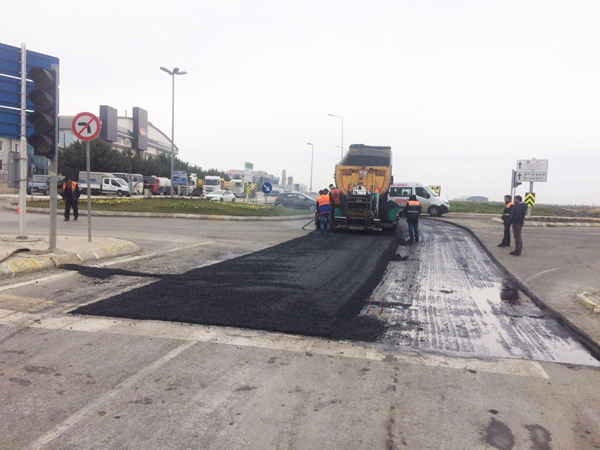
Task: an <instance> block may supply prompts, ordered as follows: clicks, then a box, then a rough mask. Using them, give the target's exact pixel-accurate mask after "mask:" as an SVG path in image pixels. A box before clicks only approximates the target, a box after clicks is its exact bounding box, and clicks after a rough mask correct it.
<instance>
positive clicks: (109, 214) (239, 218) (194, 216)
mask: <svg viewBox="0 0 600 450" xmlns="http://www.w3.org/2000/svg"><path fill="white" fill-rule="evenodd" d="M4 208H5V209H7V210H9V211H16V210H17V207H16V206H13V205H4ZM27 212H32V213H38V214H50V211H49V210H47V209H46V208H27ZM63 214H64V211H62V210H61V209H59V210H58V211H57V215H59V216H61V215H63ZM79 215H80V216H87V210H83V209H80V210H79ZM92 216H97V217H153V218H157V219H193V220H233V221H240V222H243V221H247V222H263V221H264V222H277V221H286V220H299V219H302V220H305V219H311V218H313V217H314V216H313V214H303V215H297V216H277V217H258V216H221V215H216V214H214V215H210V214H180V213H150V212H137V213H136V212H115V211H92Z"/></svg>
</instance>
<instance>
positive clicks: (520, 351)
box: [362, 220, 599, 366]
mask: <svg viewBox="0 0 600 450" xmlns="http://www.w3.org/2000/svg"><path fill="white" fill-rule="evenodd" d="M420 227H421V234H422V237H421V242H420V243H419V244H413V245H410V246H409V245H404V246H400V247H399V249H398V256H397V257H396V258H395V259H396V260H395V261H392V262H391V263H390V265H389V266H388V268H387V270H386V273H385V275H384V277H383V280H382V282H381V284H380V285H379V286H378V287H377V289H376V290H375V292H374V293H373V295H372V297H371V299H370V300H369V301H368V304H367V306H366V307H365V308H364V310H363V312H362V314H363V315H365V316H368V317H377V318H379V319H381V320H384V321H385V322H386V324H387V327H386V332H385V335H384V336H383V337H382V338H381V339H380V340H381V341H382V342H384V343H386V344H388V345H394V346H401V347H411V348H417V349H426V350H434V351H439V352H443V353H449V354H456V355H462V356H474V355H477V356H478V357H501V358H523V359H533V360H539V361H554V362H560V363H571V364H586V365H594V366H598V365H599V362H598V361H597V360H596V359H594V358H593V357H592V356H591V355H590V354H589V353H588V352H587V350H586V349H585V348H583V347H582V345H581V344H579V342H577V341H576V340H575V339H574V338H573V336H572V335H571V333H570V332H569V331H568V330H567V329H566V328H564V327H563V326H562V325H560V324H559V323H557V322H556V321H555V320H554V319H553V318H552V317H550V316H549V315H548V314H546V313H545V312H544V311H542V310H541V309H540V308H538V307H537V306H536V305H535V304H534V303H533V302H532V300H531V299H530V298H529V297H528V296H527V295H526V294H524V293H523V292H521V291H520V290H519V289H518V287H516V286H515V285H514V284H512V282H511V281H509V280H508V279H507V277H506V275H505V274H504V273H503V271H502V270H501V269H500V268H499V267H498V266H497V265H496V264H495V263H494V262H493V261H492V260H491V259H490V258H489V256H488V255H487V253H486V252H485V251H484V250H483V249H482V247H481V245H479V243H478V242H477V241H476V240H475V239H474V238H473V236H472V235H471V234H469V233H467V232H465V231H464V230H462V229H460V228H458V227H455V226H453V225H449V224H445V223H442V222H432V221H426V220H424V221H421V223H420Z"/></svg>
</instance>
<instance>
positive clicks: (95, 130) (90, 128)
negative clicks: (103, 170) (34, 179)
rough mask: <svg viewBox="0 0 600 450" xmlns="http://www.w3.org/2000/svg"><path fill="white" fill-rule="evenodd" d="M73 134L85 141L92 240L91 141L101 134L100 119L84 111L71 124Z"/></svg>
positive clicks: (89, 223)
mask: <svg viewBox="0 0 600 450" xmlns="http://www.w3.org/2000/svg"><path fill="white" fill-rule="evenodd" d="M71 129H72V130H73V134H74V135H75V136H77V138H79V139H81V140H82V141H85V159H86V162H85V164H86V169H87V215H88V241H89V242H92V187H91V186H90V141H91V140H93V139H96V138H97V137H98V135H99V134H100V121H99V120H98V117H96V116H95V115H94V114H92V113H88V112H82V113H79V114H77V115H76V116H75V118H74V119H73V123H72V124H71Z"/></svg>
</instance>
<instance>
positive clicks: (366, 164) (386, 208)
mask: <svg viewBox="0 0 600 450" xmlns="http://www.w3.org/2000/svg"><path fill="white" fill-rule="evenodd" d="M392 181H393V180H392V148H391V147H380V146H372V145H364V144H354V145H351V146H350V148H349V149H348V151H347V152H346V154H345V155H344V157H343V158H342V159H341V160H340V162H339V163H338V164H337V165H336V166H335V184H336V187H337V188H338V189H339V191H340V193H341V196H340V197H341V198H340V205H339V206H337V207H336V208H334V211H333V217H332V228H334V229H335V228H337V229H345V230H378V231H382V230H383V229H384V228H387V229H393V228H394V226H395V219H396V214H397V213H398V211H399V210H400V207H399V206H398V205H397V204H396V203H395V202H393V201H390V200H388V190H389V187H390V185H391V183H392Z"/></svg>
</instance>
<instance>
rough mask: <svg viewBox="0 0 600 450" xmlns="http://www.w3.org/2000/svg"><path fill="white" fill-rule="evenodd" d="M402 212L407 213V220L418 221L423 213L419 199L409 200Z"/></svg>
mask: <svg viewBox="0 0 600 450" xmlns="http://www.w3.org/2000/svg"><path fill="white" fill-rule="evenodd" d="M402 213H404V214H405V215H406V221H407V222H418V221H419V215H420V214H421V204H420V203H419V202H418V201H417V200H409V201H408V202H407V203H406V206H405V207H404V209H403V210H402Z"/></svg>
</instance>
